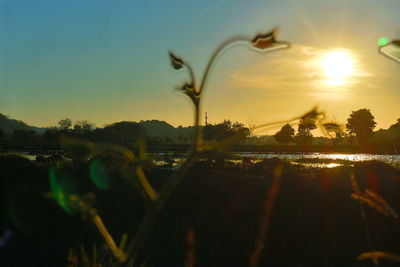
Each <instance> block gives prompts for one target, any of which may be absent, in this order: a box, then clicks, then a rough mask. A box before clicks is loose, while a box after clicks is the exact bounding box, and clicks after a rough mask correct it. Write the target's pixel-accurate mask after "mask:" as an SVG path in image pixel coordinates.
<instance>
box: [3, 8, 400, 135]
mask: <svg viewBox="0 0 400 267" xmlns="http://www.w3.org/2000/svg"><path fill="white" fill-rule="evenodd" d="M0 3H1V6H0V12H1V16H0V23H1V24H0V34H1V35H0V38H1V39H0V48H1V50H0V52H1V54H0V56H1V57H0V64H1V65H0V68H1V77H0V78H1V82H0V112H1V113H4V114H7V115H9V116H10V117H13V118H17V119H20V120H23V121H26V122H27V123H29V124H33V125H37V126H51V125H56V124H57V122H58V121H59V120H60V119H62V118H65V117H69V118H71V119H72V120H73V121H74V120H90V121H93V122H95V123H96V124H97V126H100V127H101V126H103V125H104V124H107V123H112V122H115V121H121V120H136V121H137V120H146V119H159V120H166V121H168V122H170V123H171V124H173V125H175V126H177V125H190V124H191V123H192V119H193V118H192V116H193V114H192V109H191V106H190V103H189V101H187V100H186V99H185V97H183V96H181V95H180V94H179V93H178V92H177V91H176V90H175V88H176V87H178V86H179V85H181V84H182V83H183V82H184V81H185V80H186V75H185V73H176V72H175V71H173V70H172V68H171V67H170V65H169V60H168V51H169V50H172V51H174V52H175V53H176V54H178V55H181V56H182V57H184V58H185V59H186V60H187V61H189V62H190V63H191V64H192V65H193V67H194V69H195V71H196V73H197V76H198V77H199V76H201V74H202V72H203V69H204V67H205V64H206V62H207V60H208V57H209V55H210V54H211V52H212V51H213V49H214V48H215V47H216V46H217V45H218V44H219V43H220V42H222V41H223V40H224V39H226V38H227V37H230V36H231V35H235V34H247V35H249V36H252V35H254V34H256V33H258V32H265V31H268V30H270V29H272V28H273V27H274V26H277V25H279V26H280V29H281V32H280V35H279V37H280V38H281V39H282V40H287V41H290V42H291V43H292V44H293V47H292V49H290V50H287V51H275V52H271V53H259V52H255V51H253V50H251V49H249V48H248V47H246V46H245V45H242V46H235V47H232V48H229V49H228V50H227V51H226V52H225V53H224V54H223V55H222V56H221V58H220V59H219V61H218V62H217V65H216V66H215V68H214V70H213V72H212V76H211V80H210V82H209V83H208V87H207V89H206V95H205V99H204V100H205V102H204V107H203V109H204V110H205V111H207V112H208V114H209V117H210V121H211V122H213V123H216V122H220V121H222V120H223V119H224V118H225V119H231V120H238V121H242V122H245V123H246V122H250V121H252V122H254V121H256V122H258V123H263V122H268V121H274V120H277V119H285V118H292V117H294V116H296V115H300V114H302V113H304V112H305V111H307V110H308V109H311V108H312V107H313V106H314V105H319V106H320V108H321V109H322V110H324V111H326V113H327V114H328V116H329V117H330V118H331V119H334V120H337V121H338V122H345V120H346V118H347V117H348V115H349V114H350V112H351V111H352V110H356V109H358V108H364V107H366V108H370V109H371V111H372V113H373V114H374V115H375V118H376V120H377V122H378V128H380V127H383V128H385V127H387V126H389V125H391V124H393V123H395V121H396V119H397V118H399V117H400V111H399V108H398V107H399V105H400V88H399V87H400V86H399V84H400V77H399V76H400V75H399V73H400V66H399V65H398V64H396V63H393V62H391V61H389V60H387V59H386V58H384V57H382V56H381V55H379V54H378V53H377V45H376V42H377V39H378V38H379V37H381V36H387V37H389V38H395V37H399V36H400V16H399V15H398V12H399V10H400V1H398V0H391V1H387V0H381V1H378V0H349V1H333V0H308V1H301V0H298V1H295V0H292V1H285V0H283V1H261V0H259V1H244V0H243V1H237V0H236V1H234V0H229V1H228V0H226V1H223V0H213V1H211V0H203V1H188V0H186V1H184V0H181V1H167V0H164V1H156V0H149V1H134V0H107V1H106V0H92V1H89V0H71V1H67V0H64V1H59V0H35V1H32V0H0ZM336 48H340V49H346V50H348V51H350V52H351V54H352V55H353V56H354V59H356V60H357V64H358V65H359V67H360V70H359V72H358V75H355V76H354V77H353V78H352V79H353V80H352V82H351V83H348V84H347V85H346V86H342V87H340V88H328V87H326V86H325V85H324V84H322V83H318V81H319V79H320V77H319V74H318V69H317V65H315V64H314V66H313V65H312V62H313V60H314V61H315V60H317V59H318V57H319V56H320V55H323V54H324V53H327V52H329V51H331V50H333V49H336ZM308 62H311V63H310V64H306V63H308ZM310 73H315V75H314V74H313V75H310Z"/></svg>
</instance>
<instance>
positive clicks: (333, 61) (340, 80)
mask: <svg viewBox="0 0 400 267" xmlns="http://www.w3.org/2000/svg"><path fill="white" fill-rule="evenodd" d="M320 65H321V67H322V71H323V73H324V75H325V77H326V78H327V80H326V83H327V84H328V85H332V86H334V85H343V84H345V83H346V78H347V77H349V76H351V75H352V74H353V73H354V67H353V59H352V57H351V55H350V54H349V53H348V52H347V51H341V50H338V51H331V52H328V53H326V54H324V55H323V56H322V58H321V61H320Z"/></svg>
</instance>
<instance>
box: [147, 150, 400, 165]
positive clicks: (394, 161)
mask: <svg viewBox="0 0 400 267" xmlns="http://www.w3.org/2000/svg"><path fill="white" fill-rule="evenodd" d="M160 155H162V156H163V157H166V158H168V160H165V159H161V158H160V157H159V156H160ZM235 155H236V156H238V158H237V159H234V160H232V161H233V162H241V161H242V160H243V159H245V158H247V159H250V160H251V161H252V162H258V161H261V160H263V159H272V158H280V159H285V160H288V161H289V162H292V163H294V164H301V165H303V166H306V167H314V168H332V167H337V166H341V165H351V164H348V163H349V162H350V163H351V162H362V161H371V160H378V161H382V162H385V163H388V164H391V165H393V166H400V155H372V154H340V153H317V152H315V153H290V154H289V153H288V154H287V153H254V152H240V153H235ZM154 156H155V158H156V163H157V164H158V165H172V166H179V164H180V162H182V161H183V159H184V157H183V155H182V154H180V155H179V154H172V153H163V154H154ZM307 159H310V161H312V160H315V159H324V160H327V162H323V163H320V162H315V163H314V162H307ZM329 160H332V162H329ZM341 161H343V162H341ZM344 161H348V162H347V163H346V162H344Z"/></svg>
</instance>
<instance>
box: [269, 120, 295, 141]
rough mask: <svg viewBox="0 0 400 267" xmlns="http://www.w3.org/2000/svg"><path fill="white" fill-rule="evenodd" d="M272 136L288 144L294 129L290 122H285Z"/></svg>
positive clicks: (291, 139)
mask: <svg viewBox="0 0 400 267" xmlns="http://www.w3.org/2000/svg"><path fill="white" fill-rule="evenodd" d="M274 137H275V140H276V141H277V142H279V143H282V144H288V143H290V142H292V141H293V137H294V129H293V127H292V126H290V124H286V125H284V126H283V127H282V128H281V129H280V130H279V131H278V132H277V133H276V134H275V135H274Z"/></svg>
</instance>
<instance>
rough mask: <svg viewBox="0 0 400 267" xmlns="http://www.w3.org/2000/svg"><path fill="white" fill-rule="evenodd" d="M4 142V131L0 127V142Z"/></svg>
mask: <svg viewBox="0 0 400 267" xmlns="http://www.w3.org/2000/svg"><path fill="white" fill-rule="evenodd" d="M3 142H4V131H3V129H0V143H3Z"/></svg>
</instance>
